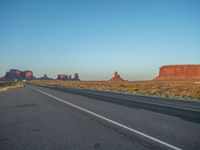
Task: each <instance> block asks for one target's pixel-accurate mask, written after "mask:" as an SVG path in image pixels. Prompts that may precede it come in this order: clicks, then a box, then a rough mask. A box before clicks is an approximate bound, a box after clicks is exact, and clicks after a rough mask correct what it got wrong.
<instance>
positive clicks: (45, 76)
mask: <svg viewBox="0 0 200 150" xmlns="http://www.w3.org/2000/svg"><path fill="white" fill-rule="evenodd" d="M38 79H39V80H53V79H52V78H49V77H48V76H47V74H46V73H45V74H44V76H42V77H41V78H38Z"/></svg>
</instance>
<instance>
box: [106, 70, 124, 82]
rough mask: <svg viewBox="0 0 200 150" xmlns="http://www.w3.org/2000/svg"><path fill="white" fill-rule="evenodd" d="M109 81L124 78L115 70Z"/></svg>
mask: <svg viewBox="0 0 200 150" xmlns="http://www.w3.org/2000/svg"><path fill="white" fill-rule="evenodd" d="M109 81H125V80H124V79H122V78H121V76H120V75H119V74H118V72H115V73H114V77H112V78H111V79H110V80H109Z"/></svg>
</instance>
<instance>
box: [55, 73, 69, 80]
mask: <svg viewBox="0 0 200 150" xmlns="http://www.w3.org/2000/svg"><path fill="white" fill-rule="evenodd" d="M57 80H68V75H66V74H59V75H58V77H57Z"/></svg>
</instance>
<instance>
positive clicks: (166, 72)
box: [154, 65, 200, 80]
mask: <svg viewBox="0 0 200 150" xmlns="http://www.w3.org/2000/svg"><path fill="white" fill-rule="evenodd" d="M199 79H200V65H167V66H162V67H160V72H159V76H158V77H156V78H155V79H154V80H199Z"/></svg>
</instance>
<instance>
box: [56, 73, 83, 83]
mask: <svg viewBox="0 0 200 150" xmlns="http://www.w3.org/2000/svg"><path fill="white" fill-rule="evenodd" d="M57 80H70V81H80V79H79V74H78V73H75V74H74V77H73V78H72V76H71V75H67V74H58V77H57Z"/></svg>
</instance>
